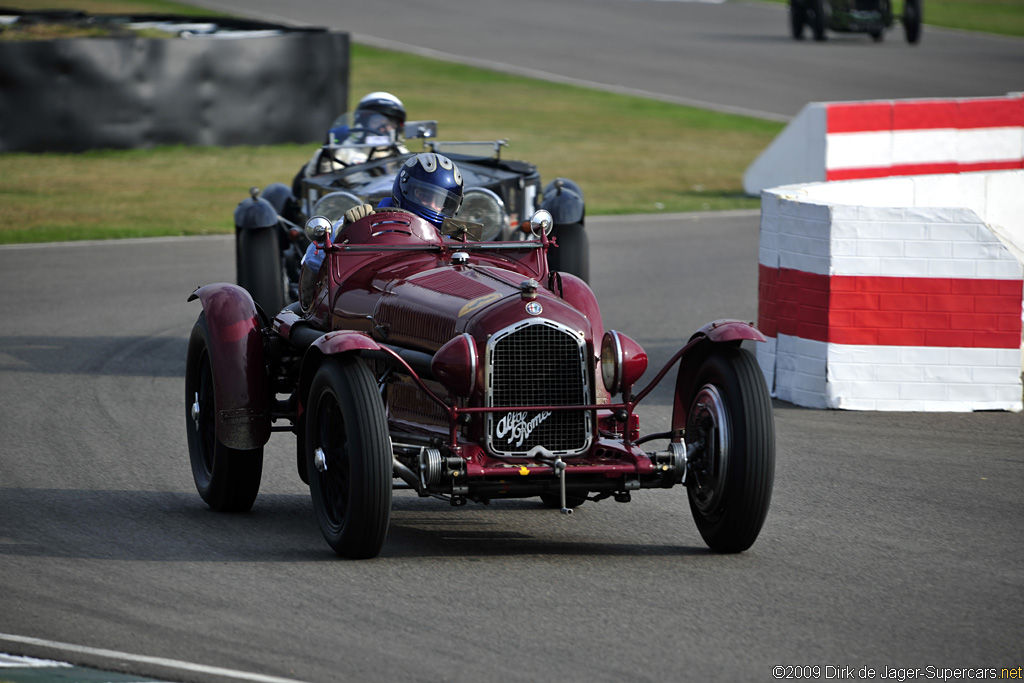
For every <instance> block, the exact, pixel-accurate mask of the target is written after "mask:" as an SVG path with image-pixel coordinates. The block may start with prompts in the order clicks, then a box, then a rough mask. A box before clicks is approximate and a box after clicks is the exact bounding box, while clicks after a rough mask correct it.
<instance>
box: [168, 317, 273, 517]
mask: <svg viewBox="0 0 1024 683" xmlns="http://www.w3.org/2000/svg"><path fill="white" fill-rule="evenodd" d="M213 382H214V380H213V365H212V363H211V360H210V330H209V326H208V325H207V322H206V313H205V312H204V313H200V314H199V319H198V320H197V321H196V324H195V326H194V327H193V328H192V335H191V336H190V337H189V340H188V354H187V356H186V358H185V429H186V431H187V432H188V456H189V460H191V462H192V477H193V479H195V482H196V489H197V490H198V491H199V496H200V497H201V498H202V499H203V500H204V501H206V504H207V505H209V506H210V508H212V509H213V510H216V511H217V512H245V511H247V510H249V509H251V508H252V504H253V502H254V501H255V500H256V494H257V493H259V490H260V478H261V477H262V476H263V448H262V447H260V448H254V449H252V450H237V449H234V448H228V447H227V446H225V445H224V444H222V443H221V442H220V441H218V440H217V419H216V406H215V404H214V384H213Z"/></svg>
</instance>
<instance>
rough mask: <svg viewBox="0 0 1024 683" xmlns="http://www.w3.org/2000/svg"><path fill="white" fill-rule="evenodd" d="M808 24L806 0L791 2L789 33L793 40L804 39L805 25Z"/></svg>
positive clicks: (790, 0)
mask: <svg viewBox="0 0 1024 683" xmlns="http://www.w3.org/2000/svg"><path fill="white" fill-rule="evenodd" d="M806 23H807V9H806V7H805V6H804V0H789V32H790V33H791V34H792V36H793V40H803V39H804V24H806Z"/></svg>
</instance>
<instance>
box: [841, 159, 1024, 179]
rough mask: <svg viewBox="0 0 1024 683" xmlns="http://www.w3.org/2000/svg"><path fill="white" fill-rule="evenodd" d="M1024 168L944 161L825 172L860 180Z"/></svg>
mask: <svg viewBox="0 0 1024 683" xmlns="http://www.w3.org/2000/svg"><path fill="white" fill-rule="evenodd" d="M1018 168H1024V159H1015V160H1012V161H978V162H973V163H969V164H964V163H959V162H956V161H943V162H937V163H931V164H894V165H892V166H873V167H871V168H830V169H828V170H826V171H825V180H858V179H865V178H889V177H896V176H910V175H935V174H938V173H968V172H971V171H1007V170H1011V171H1012V170H1014V169H1018Z"/></svg>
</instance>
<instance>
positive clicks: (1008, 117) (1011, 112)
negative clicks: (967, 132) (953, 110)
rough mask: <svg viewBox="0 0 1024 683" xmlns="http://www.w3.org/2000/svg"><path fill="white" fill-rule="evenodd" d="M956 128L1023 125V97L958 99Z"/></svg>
mask: <svg viewBox="0 0 1024 683" xmlns="http://www.w3.org/2000/svg"><path fill="white" fill-rule="evenodd" d="M959 104H960V111H959V113H958V115H957V127H958V128H1007V127H1013V126H1024V97H994V98H979V99H970V100H967V99H965V100H960V101H959Z"/></svg>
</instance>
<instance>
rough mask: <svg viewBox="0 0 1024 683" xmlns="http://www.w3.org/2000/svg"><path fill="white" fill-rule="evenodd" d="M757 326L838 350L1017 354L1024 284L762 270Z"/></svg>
mask: <svg viewBox="0 0 1024 683" xmlns="http://www.w3.org/2000/svg"><path fill="white" fill-rule="evenodd" d="M759 277H760V285H759V288H758V326H759V327H760V329H761V331H762V332H764V333H765V335H767V336H769V337H772V336H777V335H779V334H788V335H792V336H795V337H801V338H804V339H811V340H814V341H821V342H830V343H835V344H864V345H880V346H942V347H969V348H1000V349H1013V348H1019V347H1020V342H1021V299H1022V296H1024V281H1022V280H992V279H953V278H901V277H869V276H850V275H834V276H831V277H829V276H827V275H817V274H814V273H807V272H803V271H798V270H792V269H788V268H769V267H767V266H764V265H761V266H760V267H759Z"/></svg>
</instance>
